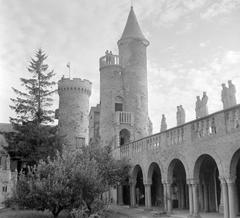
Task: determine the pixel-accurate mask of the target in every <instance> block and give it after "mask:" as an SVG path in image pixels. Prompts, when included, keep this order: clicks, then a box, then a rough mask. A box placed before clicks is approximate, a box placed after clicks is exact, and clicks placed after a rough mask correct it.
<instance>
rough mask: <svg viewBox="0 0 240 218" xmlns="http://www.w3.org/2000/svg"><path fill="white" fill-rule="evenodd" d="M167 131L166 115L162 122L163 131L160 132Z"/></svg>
mask: <svg viewBox="0 0 240 218" xmlns="http://www.w3.org/2000/svg"><path fill="white" fill-rule="evenodd" d="M165 130H167V122H166V117H165V115H164V114H163V115H162V120H161V129H160V132H163V131H165Z"/></svg>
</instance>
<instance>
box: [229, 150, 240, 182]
mask: <svg viewBox="0 0 240 218" xmlns="http://www.w3.org/2000/svg"><path fill="white" fill-rule="evenodd" d="M239 160H240V148H239V149H238V150H236V151H235V152H234V154H233V156H232V158H231V162H230V169H229V170H230V173H229V174H230V178H234V177H235V176H236V174H237V165H238V161H239Z"/></svg>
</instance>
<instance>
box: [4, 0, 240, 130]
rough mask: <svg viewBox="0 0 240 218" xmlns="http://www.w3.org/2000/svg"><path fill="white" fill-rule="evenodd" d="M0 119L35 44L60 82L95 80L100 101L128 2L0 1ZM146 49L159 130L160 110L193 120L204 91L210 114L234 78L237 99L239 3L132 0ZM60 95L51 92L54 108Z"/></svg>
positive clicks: (172, 119) (171, 118)
mask: <svg viewBox="0 0 240 218" xmlns="http://www.w3.org/2000/svg"><path fill="white" fill-rule="evenodd" d="M0 5H1V7H0V122H9V116H14V113H13V111H11V109H10V108H9V105H10V104H11V102H10V98H14V97H15V94H14V92H13V91H12V88H11V87H15V88H18V89H22V86H21V83H20V77H24V78H28V77H29V76H30V74H29V73H28V71H27V66H28V64H29V61H30V58H31V57H33V56H34V52H35V51H36V50H37V49H38V48H42V49H43V50H44V51H45V52H46V54H47V55H48V59H47V61H46V62H47V63H48V64H49V69H50V70H51V69H54V72H55V73H56V76H55V78H54V79H55V80H56V81H57V80H59V79H60V78H61V77H62V75H65V76H66V77H67V76H68V69H67V67H66V64H67V63H68V62H71V71H72V73H71V76H72V77H80V78H83V79H88V80H90V81H91V82H92V83H93V87H92V95H91V98H90V106H94V105H96V104H97V103H99V80H100V73H99V58H100V57H101V56H104V53H105V50H107V49H108V50H112V51H113V53H114V54H117V53H118V49H117V41H118V40H119V39H120V37H121V34H122V32H123V29H124V26H125V24H126V20H127V16H128V13H129V10H130V5H131V1H130V0H121V1H117V0H101V1H100V0H94V1H93V0H24V1H23V0H22V1H20V0H0ZM133 6H134V11H135V13H136V16H137V18H138V22H139V24H140V26H141V29H142V31H143V33H144V35H145V36H146V38H147V39H148V40H149V41H150V46H149V47H148V51H147V52H148V53H147V58H148V90H149V92H148V96H149V104H148V105H149V116H150V118H151V120H152V122H153V128H154V132H159V129H160V122H161V115H162V114H165V116H166V119H167V124H168V127H174V126H175V125H176V106H177V105H183V108H184V109H185V111H186V121H190V120H193V119H194V118H195V100H196V96H197V95H199V96H202V92H203V91H206V92H207V95H208V97H209V100H208V108H209V113H213V112H215V111H218V110H221V109H222V102H221V84H222V83H227V81H228V80H232V81H233V83H234V84H235V86H236V89H237V101H238V102H240V0H133ZM57 107H58V96H57V95H55V96H54V109H55V108H57Z"/></svg>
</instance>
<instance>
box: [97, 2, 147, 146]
mask: <svg viewBox="0 0 240 218" xmlns="http://www.w3.org/2000/svg"><path fill="white" fill-rule="evenodd" d="M148 45H149V42H148V41H147V39H146V38H145V37H144V35H143V33H142V31H141V29H140V27H139V24H138V21H137V18H136V15H135V13H134V10H133V7H131V10H130V13H129V15H128V19H127V23H126V26H125V28H124V31H123V34H122V37H121V39H120V40H119V41H118V48H119V55H113V54H111V53H106V55H105V56H104V57H102V58H100V101H101V113H100V136H101V141H102V143H103V145H107V144H112V145H113V146H115V147H118V146H119V145H122V144H125V143H127V142H128V141H132V140H137V139H140V138H142V137H145V136H147V135H149V134H151V122H150V120H149V117H148V87H147V55H146V48H147V46H148Z"/></svg>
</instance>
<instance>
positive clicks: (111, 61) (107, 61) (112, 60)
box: [99, 54, 119, 68]
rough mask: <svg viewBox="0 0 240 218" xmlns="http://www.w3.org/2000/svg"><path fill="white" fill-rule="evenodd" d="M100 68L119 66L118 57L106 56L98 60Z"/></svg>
mask: <svg viewBox="0 0 240 218" xmlns="http://www.w3.org/2000/svg"><path fill="white" fill-rule="evenodd" d="M99 64H100V68H101V67H105V66H109V65H119V56H118V55H113V54H108V55H105V56H103V57H101V58H100V60H99Z"/></svg>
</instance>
